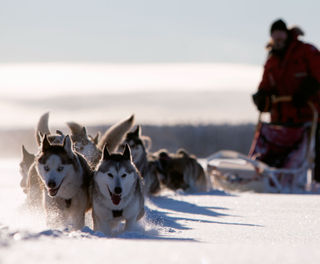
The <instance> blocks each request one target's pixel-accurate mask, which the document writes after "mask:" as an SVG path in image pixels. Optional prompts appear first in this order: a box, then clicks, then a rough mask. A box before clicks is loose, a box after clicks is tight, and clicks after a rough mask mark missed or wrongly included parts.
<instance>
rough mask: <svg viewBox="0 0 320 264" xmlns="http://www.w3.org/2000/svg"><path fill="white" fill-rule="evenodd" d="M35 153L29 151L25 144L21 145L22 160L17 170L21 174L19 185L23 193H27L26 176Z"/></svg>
mask: <svg viewBox="0 0 320 264" xmlns="http://www.w3.org/2000/svg"><path fill="white" fill-rule="evenodd" d="M34 159H35V155H34V154H32V153H29V152H28V151H27V150H26V148H25V146H24V145H22V161H21V162H20V163H19V172H20V174H21V176H22V179H21V181H20V187H21V188H22V190H23V192H24V193H27V177H28V172H29V169H30V167H31V165H32V163H33V162H34Z"/></svg>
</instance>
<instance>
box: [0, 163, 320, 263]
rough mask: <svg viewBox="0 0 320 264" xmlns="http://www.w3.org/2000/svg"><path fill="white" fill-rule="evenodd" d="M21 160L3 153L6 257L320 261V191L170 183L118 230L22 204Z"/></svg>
mask: <svg viewBox="0 0 320 264" xmlns="http://www.w3.org/2000/svg"><path fill="white" fill-rule="evenodd" d="M18 162H19V161H18V160H1V161H0V175H1V176H0V208H1V211H2V212H1V214H0V263H21V262H23V263H45V262H47V263H72V262H76V263H99V262H103V263H139V264H142V263H201V264H207V263H280V262H282V263H302V262H305V263H308V264H309V263H319V261H320V250H319V242H320V231H319V230H320V229H319V219H320V210H319V208H320V199H319V196H318V195H295V194H291V195H289V194H286V195H283V194H281V195H280V194H254V193H241V194H239V193H236V194H228V193H225V192H222V191H217V190H213V191H210V192H208V193H198V194H186V193H183V192H176V193H174V192H170V191H166V192H164V193H162V194H161V195H160V196H157V197H152V198H150V199H147V202H146V216H145V217H144V218H143V220H142V221H141V222H140V223H139V225H137V227H136V228H135V229H134V230H132V231H130V232H125V233H122V234H121V235H118V236H116V237H106V236H104V235H103V234H102V233H98V232H94V231H93V230H92V228H91V227H92V226H91V223H90V216H88V219H87V220H88V222H87V225H88V226H86V227H85V228H83V229H82V230H81V231H77V232H69V231H68V230H51V229H48V228H47V227H46V225H45V222H44V221H43V217H42V216H41V215H30V214H29V213H27V212H26V211H25V210H23V207H22V205H23V201H24V194H23V193H22V191H21V189H20V187H19V181H20V175H19V172H18Z"/></svg>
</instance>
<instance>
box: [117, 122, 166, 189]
mask: <svg viewBox="0 0 320 264" xmlns="http://www.w3.org/2000/svg"><path fill="white" fill-rule="evenodd" d="M146 143H147V144H148V145H147V146H146ZM126 144H128V145H129V146H130V149H131V154H132V160H133V162H134V164H135V165H136V167H137V169H138V170H139V171H140V174H141V176H142V177H143V180H144V184H145V191H146V194H156V193H157V192H159V191H160V180H159V178H161V177H162V176H161V173H160V171H159V170H158V161H157V159H156V158H155V157H153V156H152V155H148V149H149V148H150V146H151V139H150V138H149V137H146V136H143V135H142V133H141V126H137V128H136V129H135V130H134V131H132V132H128V133H127V135H126V138H125V140H124V142H123V143H122V144H121V145H120V147H119V150H121V149H124V146H125V145H126Z"/></svg>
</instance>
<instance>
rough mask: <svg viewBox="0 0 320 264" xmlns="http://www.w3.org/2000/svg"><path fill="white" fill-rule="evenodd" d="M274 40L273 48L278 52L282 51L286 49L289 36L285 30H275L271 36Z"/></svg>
mask: <svg viewBox="0 0 320 264" xmlns="http://www.w3.org/2000/svg"><path fill="white" fill-rule="evenodd" d="M271 38H272V40H273V48H274V49H276V50H281V49H283V48H284V47H285V45H286V41H287V38H288V34H287V32H286V31H283V30H274V31H273V32H272V34H271Z"/></svg>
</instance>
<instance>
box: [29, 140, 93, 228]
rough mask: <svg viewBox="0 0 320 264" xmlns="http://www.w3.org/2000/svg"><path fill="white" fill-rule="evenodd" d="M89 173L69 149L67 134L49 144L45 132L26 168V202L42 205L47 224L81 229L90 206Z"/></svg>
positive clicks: (86, 165)
mask: <svg viewBox="0 0 320 264" xmlns="http://www.w3.org/2000/svg"><path fill="white" fill-rule="evenodd" d="M92 177H93V171H92V170H91V169H90V167H89V165H88V163H87V161H86V160H85V159H84V158H83V156H82V155H80V154H78V153H77V152H75V151H74V150H73V148H72V143H71V140H70V137H69V136H66V137H65V138H64V140H63V143H62V144H51V143H50V142H49V140H48V138H47V135H46V134H45V135H44V137H43V139H42V140H41V151H40V152H39V153H38V154H37V155H36V157H35V162H34V163H33V165H32V166H31V168H30V170H29V174H28V183H27V202H28V204H29V205H31V206H32V207H40V208H41V207H43V208H44V210H45V213H46V219H47V224H48V226H50V227H68V226H70V227H71V228H72V229H81V228H82V227H83V226H84V216H85V212H86V211H87V210H89V209H90V207H91V199H90V195H89V186H90V184H91V181H92Z"/></svg>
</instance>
